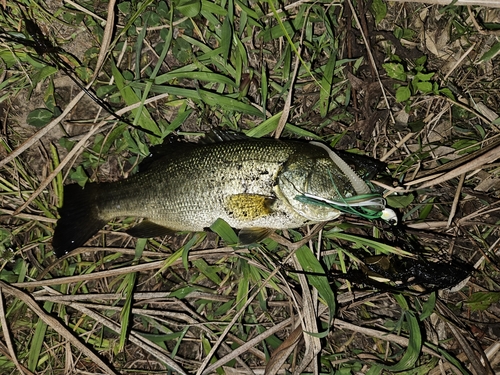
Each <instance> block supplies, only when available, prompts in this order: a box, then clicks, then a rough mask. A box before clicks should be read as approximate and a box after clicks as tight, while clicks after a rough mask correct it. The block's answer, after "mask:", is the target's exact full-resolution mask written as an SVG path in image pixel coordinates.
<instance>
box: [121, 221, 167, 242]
mask: <svg viewBox="0 0 500 375" xmlns="http://www.w3.org/2000/svg"><path fill="white" fill-rule="evenodd" d="M127 233H128V234H130V235H131V236H133V237H139V238H151V237H163V236H169V235H173V234H175V231H173V230H172V229H169V228H167V227H164V226H163V225H160V224H156V223H153V222H152V221H149V220H143V221H142V222H140V223H139V224H137V225H136V226H133V227H132V228H129V229H128V230H127Z"/></svg>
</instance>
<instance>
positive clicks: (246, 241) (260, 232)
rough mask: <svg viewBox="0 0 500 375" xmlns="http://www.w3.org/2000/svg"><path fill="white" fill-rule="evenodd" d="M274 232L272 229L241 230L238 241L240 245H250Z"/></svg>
mask: <svg viewBox="0 0 500 375" xmlns="http://www.w3.org/2000/svg"><path fill="white" fill-rule="evenodd" d="M273 231H274V229H269V228H243V229H241V230H240V231H239V233H238V240H239V241H240V243H239V244H240V245H250V244H252V243H257V242H260V241H262V240H264V239H265V238H267V237H269V235H270V234H271V233H272V232H273Z"/></svg>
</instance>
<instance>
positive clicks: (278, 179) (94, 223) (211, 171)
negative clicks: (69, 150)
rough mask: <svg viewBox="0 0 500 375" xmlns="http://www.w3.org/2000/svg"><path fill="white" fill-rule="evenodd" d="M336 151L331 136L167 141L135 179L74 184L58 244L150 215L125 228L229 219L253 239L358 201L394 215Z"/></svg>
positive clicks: (156, 230)
mask: <svg viewBox="0 0 500 375" xmlns="http://www.w3.org/2000/svg"><path fill="white" fill-rule="evenodd" d="M332 154H333V152H332V151H331V150H330V149H328V148H327V147H326V146H325V145H323V144H319V143H316V142H311V143H307V142H301V141H292V140H275V139H252V138H241V137H238V138H237V139H230V140H227V141H223V142H222V141H221V142H213V143H209V144H196V143H184V142H176V143H171V144H166V145H163V146H161V148H160V149H157V150H156V151H155V152H153V153H152V155H151V157H150V158H149V159H151V160H147V161H146V162H143V164H141V166H140V169H143V170H141V171H140V172H139V173H137V174H135V175H133V176H131V177H130V178H127V179H124V180H121V181H117V182H110V183H100V184H97V183H90V184H87V185H86V186H85V188H83V189H82V188H81V187H80V186H79V185H76V184H75V185H67V186H66V187H65V190H64V204H63V206H62V208H60V209H59V214H60V219H59V220H58V222H57V227H56V229H55V232H54V238H53V242H52V244H53V247H54V250H55V252H56V254H57V255H59V256H60V255H63V254H65V253H67V252H69V251H71V250H73V249H75V248H77V247H79V246H82V245H83V244H84V243H85V242H86V241H87V240H88V239H89V238H90V237H92V236H93V235H94V234H95V233H97V232H98V231H99V230H100V229H101V228H102V227H103V226H104V225H105V224H106V223H107V222H108V221H110V220H112V219H113V218H116V217H138V218H144V220H143V221H142V222H141V223H140V224H138V225H136V226H134V227H133V228H131V229H129V230H128V231H127V232H128V233H129V234H130V235H133V236H135V237H146V238H149V237H157V236H162V235H166V234H171V233H173V232H178V231H193V232H197V231H203V230H205V229H207V228H209V227H210V226H211V225H212V224H213V223H214V222H215V221H216V220H217V219H219V218H221V219H223V220H225V221H226V222H227V223H228V224H229V225H230V226H231V227H233V228H237V229H241V231H240V233H239V238H240V241H241V242H242V243H246V244H248V243H252V242H258V241H259V240H262V239H263V238H265V237H266V236H267V235H268V234H269V230H270V229H271V230H274V229H286V228H298V227H301V226H303V225H304V224H308V223H319V222H325V221H330V220H334V219H336V218H337V217H338V216H339V215H340V214H341V211H346V210H347V211H349V210H348V209H347V208H349V209H351V207H353V206H354V207H359V209H358V211H355V212H354V213H358V214H360V215H361V216H364V215H363V212H370V213H372V214H374V216H373V217H380V216H382V217H383V218H388V219H390V220H392V219H394V218H395V215H394V213H393V212H392V211H391V210H388V209H385V201H383V200H382V198H381V197H379V196H375V197H374V196H373V194H370V193H371V191H370V189H369V188H368V186H367V185H366V183H365V182H364V181H363V180H362V179H361V178H360V177H359V176H358V175H356V173H354V172H353V171H352V169H351V168H350V167H349V166H347V164H346V163H345V162H343V161H342V160H340V162H339V160H337V159H335V158H334V157H333V156H337V155H335V154H333V155H332ZM337 158H338V156H337ZM338 159H340V158H338ZM339 163H340V165H339ZM342 163H343V164H342ZM345 168H348V170H346V169H345ZM346 172H347V173H346Z"/></svg>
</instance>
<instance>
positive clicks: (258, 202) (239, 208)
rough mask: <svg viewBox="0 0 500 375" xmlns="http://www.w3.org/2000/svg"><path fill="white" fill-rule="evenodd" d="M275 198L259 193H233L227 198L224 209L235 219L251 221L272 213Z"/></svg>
mask: <svg viewBox="0 0 500 375" xmlns="http://www.w3.org/2000/svg"><path fill="white" fill-rule="evenodd" d="M275 200H276V199H275V198H273V197H268V196H265V195H259V194H246V193H245V194H234V195H230V196H229V197H228V198H227V201H226V211H227V213H228V214H229V216H231V217H233V218H235V219H237V220H241V221H251V220H254V219H257V218H259V217H262V216H266V215H269V214H270V213H272V205H273V203H274V202H275Z"/></svg>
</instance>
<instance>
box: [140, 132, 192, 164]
mask: <svg viewBox="0 0 500 375" xmlns="http://www.w3.org/2000/svg"><path fill="white" fill-rule="evenodd" d="M193 147H197V145H196V143H191V142H186V141H183V140H182V138H180V137H178V136H172V137H170V136H169V137H167V138H166V139H165V142H163V143H162V144H161V145H155V146H152V147H150V149H149V155H148V156H146V157H145V158H144V159H143V160H142V162H141V164H139V171H140V172H144V171H146V170H148V169H149V168H150V167H151V165H153V164H154V162H156V161H157V160H159V159H164V158H168V156H172V157H176V156H178V155H179V152H186V151H188V150H190V149H192V148H193Z"/></svg>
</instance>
